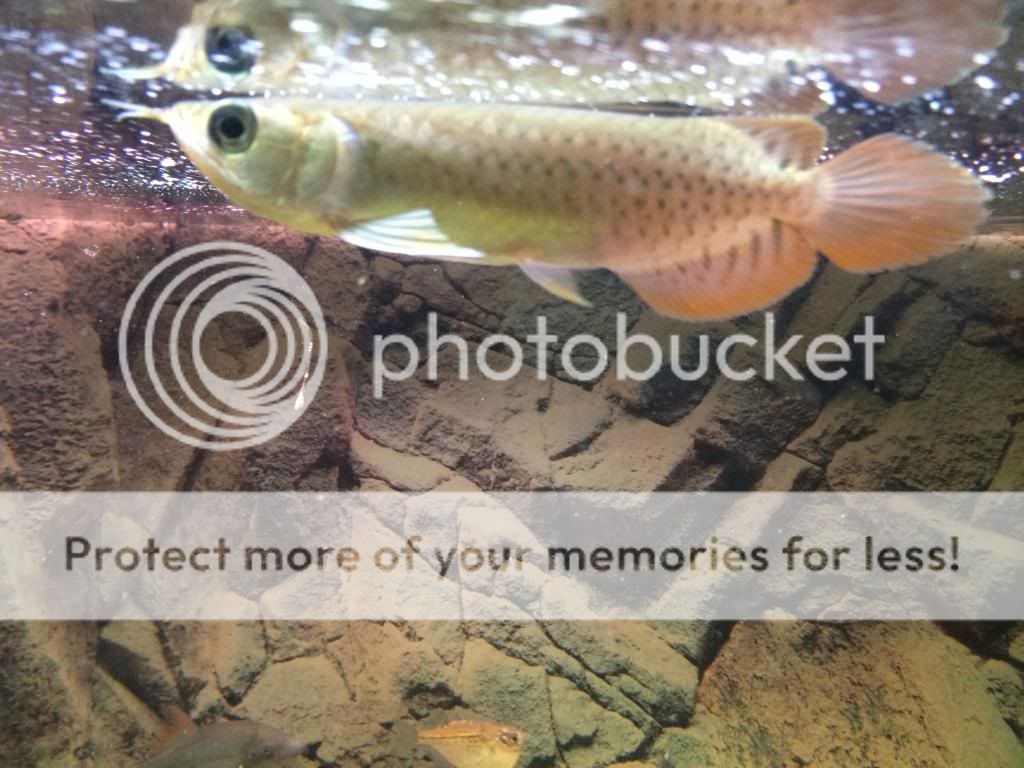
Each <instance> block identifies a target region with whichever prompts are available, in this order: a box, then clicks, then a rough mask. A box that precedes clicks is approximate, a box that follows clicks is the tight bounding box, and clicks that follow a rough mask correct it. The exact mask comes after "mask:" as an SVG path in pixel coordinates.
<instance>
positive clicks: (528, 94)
mask: <svg viewBox="0 0 1024 768" xmlns="http://www.w3.org/2000/svg"><path fill="white" fill-rule="evenodd" d="M1005 13H1006V5H1005V0H685V1H684V0H652V1H651V2H641V1H640V0H581V2H578V3H544V2H539V1H538V0H491V1H490V2H486V1H485V2H459V0H394V1H393V2H383V3H381V2H372V3H371V2H359V1H358V0H299V1H298V2H287V3H284V2H280V0H206V1H205V2H201V3H199V4H198V5H197V6H196V8H195V12H194V16H193V18H192V20H191V23H190V24H188V25H187V26H185V27H183V28H182V29H181V30H180V31H179V33H178V36H177V40H176V42H175V43H174V44H173V46H172V48H171V51H170V53H169V55H168V56H167V59H166V60H165V61H164V62H163V63H162V64H160V65H158V66H156V67H145V68H141V69H122V70H114V72H115V73H117V74H119V75H120V76H121V77H124V78H125V79H129V80H135V79H140V78H149V77H157V76H163V77H165V78H168V79H170V80H172V81H174V82H176V83H178V84H179V85H182V86H184V87H186V88H191V89H196V90H208V89H211V88H219V89H222V90H225V91H231V92H235V93H242V92H253V93H260V94H263V93H271V92H273V93H276V94H278V95H325V96H328V97H332V98H362V97H369V98H387V99H428V100H429V99H433V100H458V101H472V102H482V101H491V102H509V101H515V102H523V103H548V104H554V103H557V104H563V105H564V104H590V105H594V104H613V103H637V102H673V103H678V104H686V105H689V106H695V107H704V108H711V109H716V110H722V111H733V112H737V111H739V112H758V113H762V114H780V113H797V112H799V113H816V112H820V111H824V110H825V109H826V108H827V104H826V103H825V101H823V97H822V92H821V91H822V89H827V87H828V86H827V83H825V82H824V81H821V78H820V77H818V76H817V75H815V74H814V73H815V72H816V71H817V70H818V69H819V68H822V67H823V68H825V69H827V70H829V71H830V72H831V73H832V74H833V75H834V76H835V77H837V78H839V79H840V80H843V81H845V82H846V83H848V84H849V85H851V86H853V87H854V88H857V89H858V90H860V91H861V92H862V93H864V94H865V95H867V96H868V97H871V98H874V99H877V100H880V101H885V102H897V101H901V100H904V99H907V98H911V97H914V96H917V95H920V94H922V93H925V92H927V91H929V90H932V89H934V88H937V87H939V86H943V85H947V84H949V83H952V82H954V81H956V80H958V79H960V78H961V77H963V76H964V75H966V74H967V73H968V72H970V71H972V70H974V69H976V68H977V66H978V62H979V59H978V57H979V56H983V55H984V54H986V53H988V52H990V51H992V50H994V49H995V48H997V47H998V46H999V45H1000V44H1002V42H1003V41H1004V40H1005V39H1006V36H1007V30H1006V27H1005V26H1004V16H1005Z"/></svg>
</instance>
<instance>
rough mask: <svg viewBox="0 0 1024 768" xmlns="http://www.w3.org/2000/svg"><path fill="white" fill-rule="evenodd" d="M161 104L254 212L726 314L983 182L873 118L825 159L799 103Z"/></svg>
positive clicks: (945, 232) (777, 293)
mask: <svg viewBox="0 0 1024 768" xmlns="http://www.w3.org/2000/svg"><path fill="white" fill-rule="evenodd" d="M144 114H145V116H152V117H157V118H158V119H161V120H163V121H164V122H166V123H167V124H169V125H170V126H171V127H172V128H173V130H174V132H175V134H176V135H177V137H178V140H179V142H180V143H181V144H182V146H183V147H184V149H185V150H186V152H187V153H188V154H189V156H190V157H191V158H192V160H193V161H194V162H195V163H196V165H197V166H198V167H199V168H200V170H202V171H203V172H204V173H205V174H206V175H207V176H208V178H209V179H210V180H211V181H212V183H213V184H215V185H216V186H217V187H219V188H220V189H221V190H222V191H223V192H225V193H226V194H227V195H228V196H229V197H230V198H231V199H233V200H234V201H235V202H237V203H239V204H241V205H243V206H245V207H247V208H249V209H250V210H252V211H254V212H255V213H258V214H260V215H262V216H265V217H268V218H271V219H274V220H276V221H279V222H281V223H284V224H287V225H289V226H292V227H294V228H296V229H298V230H301V231H304V232H308V233H311V234H318V235H336V236H340V237H342V238H343V239H345V240H347V241H348V242H351V243H353V244H355V245H358V246H361V247H368V248H372V249H375V250H379V251H385V252H391V253H397V254H404V255H409V256H422V257H434V258H442V259H445V258H447V259H450V258H459V259H476V260H478V261H480V262H482V263H490V264H516V265H519V266H521V267H523V269H524V271H525V272H526V273H527V274H528V275H529V276H530V277H531V278H533V279H534V280H536V281H537V282H538V283H540V284H541V285H543V286H544V287H545V288H548V289H549V290H551V291H552V292H553V293H555V294H556V295H559V296H562V297H564V298H570V299H575V300H580V299H581V297H580V296H579V292H578V290H577V289H576V288H575V283H574V277H573V274H574V272H575V271H576V270H581V269H595V268H604V269H610V270H612V271H614V272H616V273H617V274H619V275H620V276H621V277H622V278H623V279H624V280H625V281H626V282H627V283H629V284H630V285H631V286H632V287H633V288H634V289H635V290H637V292H638V293H640V295H641V296H642V297H643V298H644V299H645V300H646V301H647V302H648V303H649V304H651V305H652V306H653V307H654V308H655V309H658V310H659V311H661V312H663V313H665V314H668V315H672V316H678V317H690V318H711V317H729V316H735V315H738V314H743V313H746V312H750V311H753V310H755V309H758V308H761V307H763V306H766V305H768V304H771V303H772V302H774V301H776V300H778V299H779V298H781V297H782V296H784V295H786V294H787V293H789V292H790V291H791V290H793V289H795V288H796V287H798V286H799V285H801V284H802V283H803V282H805V281H806V280H807V279H808V278H809V277H810V275H811V274H812V272H813V270H814V268H815V265H816V263H817V259H816V255H815V251H816V250H818V251H822V252H824V253H825V254H826V255H827V256H828V257H829V258H831V259H832V260H833V261H835V262H837V263H838V264H839V265H840V266H843V267H845V268H847V269H851V270H853V271H879V270H883V269H889V268H893V267H895V266H900V265H904V264H912V263H919V262H921V261H924V260H926V259H928V258H930V257H932V256H937V255H940V254H942V253H944V252H946V251H948V250H950V249H951V248H953V247H954V246H956V245H957V244H959V243H960V242H962V241H963V240H965V239H967V238H968V237H970V235H971V234H973V232H974V229H975V227H976V226H977V225H978V224H980V222H981V221H982V220H983V219H984V218H985V211H984V205H983V204H984V202H985V200H986V199H987V193H986V192H985V190H984V189H983V188H982V186H981V184H980V182H978V181H977V180H976V179H975V178H974V177H973V176H972V175H971V174H970V173H968V172H967V171H966V170H964V169H963V168H961V167H959V166H957V165H956V164H954V163H953V162H952V161H950V160H948V159H947V158H945V157H944V156H942V155H939V154H937V153H935V152H934V151H932V150H931V149H930V148H927V147H925V146H924V145H921V144H917V143H914V142H911V141H908V140H906V139H901V138H898V137H894V136H884V137H877V138H875V139H873V140H871V141H868V142H865V143H863V144H861V145H859V146H857V147H854V148H853V149H852V150H850V151H848V152H846V153H844V154H843V155H840V156H839V157H838V158H836V159H834V160H832V161H830V162H828V163H825V164H823V165H820V166H816V165H815V162H816V160H817V159H818V158H819V156H820V155H821V153H822V151H823V147H824V144H825V138H826V137H825V132H824V130H823V129H822V128H821V127H820V126H819V125H818V124H817V123H816V122H814V121H813V120H811V119H808V118H801V117H791V118H772V119H768V118H754V117H725V118H712V117H696V118H681V119H670V118H656V117H647V116H639V115H627V114H616V113H609V112H601V111H594V110H583V109H572V108H557V107H526V106H512V105H459V104H447V103H421V102H414V103H396V102H368V101H354V102H336V101H332V102H327V101H301V100H293V99H269V100H263V99H260V100H228V101H223V102H219V103H198V102H191V103H183V104H179V105H177V106H175V107H173V108H171V109H169V110H166V111H163V112H160V113H154V112H146V113H144Z"/></svg>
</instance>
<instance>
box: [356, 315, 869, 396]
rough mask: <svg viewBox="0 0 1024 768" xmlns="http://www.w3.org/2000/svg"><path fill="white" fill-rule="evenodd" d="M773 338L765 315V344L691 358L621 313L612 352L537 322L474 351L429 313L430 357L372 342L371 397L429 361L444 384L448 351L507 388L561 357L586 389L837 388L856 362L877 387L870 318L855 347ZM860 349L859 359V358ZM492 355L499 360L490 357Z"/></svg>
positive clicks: (721, 346)
mask: <svg viewBox="0 0 1024 768" xmlns="http://www.w3.org/2000/svg"><path fill="white" fill-rule="evenodd" d="M776 331H777V323H776V319H775V315H774V314H773V313H771V312H768V313H765V316H764V336H763V338H760V339H759V338H756V337H754V336H751V335H750V334H748V333H734V334H730V335H727V336H724V337H722V338H721V339H718V340H717V341H716V340H715V339H713V338H712V336H711V335H709V334H706V333H703V334H699V335H698V336H697V337H696V342H697V350H696V353H695V354H694V353H693V352H691V351H690V350H689V345H690V343H691V342H692V340H693V338H694V337H692V336H689V335H683V334H672V335H670V336H669V337H668V339H667V344H666V340H664V339H663V340H659V339H656V338H654V337H653V336H651V335H649V334H645V333H630V332H629V319H628V318H627V316H626V314H625V313H622V312H620V313H618V315H617V316H616V321H615V345H614V352H613V351H611V350H610V349H609V345H608V343H606V342H605V341H604V340H602V339H601V338H599V337H597V336H595V335H593V334H588V333H583V334H574V335H572V336H569V337H567V338H565V339H564V340H563V339H561V338H559V336H557V335H556V334H553V333H551V332H549V330H548V321H547V318H546V317H545V316H543V315H539V316H538V317H537V323H536V330H535V332H534V333H531V334H529V335H527V336H526V337H525V339H524V340H520V339H517V338H514V337H512V336H509V335H507V334H502V333H497V334H491V335H488V336H486V337H485V338H484V339H483V340H482V341H480V342H479V343H478V344H477V345H476V348H475V350H474V349H472V348H471V344H470V342H469V341H468V340H467V339H465V338H463V337H461V336H458V335H456V334H452V333H444V334H442V333H439V331H438V316H437V313H434V312H431V313H430V314H429V315H428V317H427V342H426V349H425V354H421V351H420V347H419V345H417V343H416V341H415V340H414V339H413V338H411V337H410V336H407V335H404V334H390V335H388V336H383V335H376V336H374V341H373V394H374V397H375V398H382V397H384V394H385V392H384V390H385V384H386V382H399V381H406V380H408V379H410V378H412V377H413V376H416V375H417V373H418V372H419V371H420V369H421V366H422V364H423V362H424V360H425V362H426V366H425V371H424V375H425V377H426V379H427V380H429V381H434V382H437V381H439V379H440V372H439V364H438V361H439V355H440V353H441V352H442V351H443V350H445V349H451V350H454V351H455V352H456V353H457V362H458V378H459V379H460V380H462V381H466V380H468V379H469V377H470V371H471V368H472V367H473V366H475V367H476V370H477V372H479V374H480V375H482V376H484V377H485V378H487V379H489V380H491V381H509V380H511V379H514V378H515V377H517V376H520V375H523V369H524V368H528V369H529V370H528V372H527V373H528V375H531V376H535V377H536V378H537V379H539V380H541V381H544V380H546V379H547V378H548V376H549V375H550V372H549V365H550V361H551V357H550V356H554V357H555V358H557V360H558V361H559V363H560V364H561V371H562V373H563V374H564V376H566V377H568V378H570V379H572V380H574V381H576V382H579V383H583V384H586V383H591V382H594V381H596V380H598V379H600V378H601V377H602V376H604V375H605V374H606V373H609V372H610V373H611V374H612V375H614V376H615V377H616V379H618V380H619V381H639V382H643V381H650V380H651V379H653V378H654V377H655V376H656V375H658V374H659V373H661V372H663V371H665V370H666V366H667V370H668V371H670V372H671V375H673V376H675V377H676V378H678V379H679V380H681V381H699V380H700V379H703V378H704V377H706V376H708V375H709V374H710V373H711V369H712V366H714V367H715V368H716V369H717V372H718V373H719V374H720V375H722V376H725V377H726V378H728V379H731V380H733V381H749V380H751V379H754V378H756V377H758V376H760V377H761V378H763V379H765V380H766V381H775V380H776V379H778V378H779V377H780V376H783V377H788V378H789V379H791V380H793V381H803V380H804V379H805V378H806V375H805V371H806V373H807V374H809V375H810V376H812V377H814V378H815V379H817V380H820V381H839V380H841V379H843V378H845V377H847V376H848V375H850V371H851V368H852V366H853V364H854V362H855V361H856V363H857V366H858V372H859V373H860V374H861V375H862V376H863V379H864V380H866V381H874V378H875V356H876V353H877V350H878V348H879V347H880V346H881V345H882V344H884V343H885V336H883V335H881V334H878V333H877V332H876V330H875V318H874V317H872V316H870V315H869V316H867V317H865V318H864V327H863V330H862V331H861V332H860V333H857V334H855V335H854V336H853V337H852V339H850V340H848V339H846V338H844V337H843V336H839V335H837V334H822V335H819V336H815V337H810V338H807V341H806V344H802V342H804V340H805V337H804V336H803V335H802V334H793V335H790V336H788V337H787V338H785V339H782V340H780V339H777V338H776ZM524 342H525V344H524ZM684 343H685V344H686V345H687V347H685V348H684ZM666 346H667V349H666ZM527 347H528V348H529V349H530V350H531V351H532V353H533V358H534V361H533V363H532V364H531V365H529V366H528V365H527V364H526V348H527ZM744 348H746V349H748V350H750V351H752V352H754V353H757V354H759V355H760V359H759V360H758V359H757V358H756V357H755V358H754V359H755V360H756V363H754V362H751V357H750V356H749V355H745V356H743V363H739V362H737V361H736V359H735V358H734V356H733V353H734V352H737V351H738V350H741V349H744ZM397 350H402V351H403V352H404V355H405V357H404V362H402V363H395V362H394V361H392V364H390V365H389V363H388V361H387V360H386V359H385V355H386V354H387V353H389V352H392V351H397ZM633 350H639V351H643V352H646V353H647V355H648V357H647V359H645V360H644V363H643V364H641V365H638V364H637V363H636V361H635V360H633V361H631V360H630V352H631V351H633ZM798 350H799V351H798ZM855 350H857V351H859V354H855ZM495 352H497V353H500V355H494V354H492V353H495ZM684 361H685V363H684Z"/></svg>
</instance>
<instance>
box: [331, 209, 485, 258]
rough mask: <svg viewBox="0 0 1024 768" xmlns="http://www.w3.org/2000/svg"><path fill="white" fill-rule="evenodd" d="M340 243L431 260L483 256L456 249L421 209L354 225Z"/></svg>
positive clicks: (432, 216)
mask: <svg viewBox="0 0 1024 768" xmlns="http://www.w3.org/2000/svg"><path fill="white" fill-rule="evenodd" d="M341 239H342V240H344V241H345V242H347V243H351V244H352V245H355V246H357V247H359V248H369V249H370V250H374V251H383V252H385V253H397V254H399V255H402V256H422V257H425V258H431V259H480V258H483V257H484V256H485V255H486V254H484V253H483V252H482V251H478V250H476V249H475V248H466V247H464V246H461V245H456V244H455V243H453V242H452V241H451V239H450V238H449V237H448V236H447V235H446V234H445V233H444V232H442V231H441V229H440V228H439V227H438V226H437V222H436V221H435V220H434V214H433V213H432V212H431V211H429V210H427V209H425V208H424V209H421V210H416V211H409V212H407V213H400V214H398V215H397V216H388V217H386V218H382V219H374V220H372V221H365V222H361V223H359V224H355V225H353V226H351V227H348V228H347V229H345V230H343V231H342V232H341Z"/></svg>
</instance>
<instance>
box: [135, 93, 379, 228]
mask: <svg viewBox="0 0 1024 768" xmlns="http://www.w3.org/2000/svg"><path fill="white" fill-rule="evenodd" d="M126 118H146V119H155V120H158V121H160V122H162V123H164V124H166V125H168V126H169V127H170V128H171V129H172V131H173V132H174V134H175V137H176V138H177V140H178V142H179V144H180V145H181V146H182V148H183V149H184V150H185V153H186V154H187V155H188V156H189V159H191V160H192V162H193V163H194V164H195V165H196V167H197V168H199V170H200V171H202V172H203V173H204V174H205V175H206V177H207V179H209V181H210V182H211V183H212V184H213V185H214V186H216V187H217V188H218V189H219V190H220V191H221V192H223V193H224V194H225V195H227V196H228V197H229V198H230V199H231V200H232V201H233V202H235V203H237V204H238V205H241V206H242V207H244V208H247V209H248V210H250V211H252V212H254V213H256V214H258V215H260V216H264V217H266V218H269V219H273V220H274V221H278V222H280V223H282V224H287V225H289V226H292V227H294V228H296V229H299V230H302V231H305V232H308V233H311V234H323V235H334V234H336V233H337V228H336V227H335V226H334V225H332V224H329V223H328V222H326V221H325V220H324V217H323V216H322V215H321V214H320V211H322V210H325V204H326V203H327V202H329V203H330V205H329V208H330V212H331V214H332V216H340V215H342V214H343V213H344V207H345V201H346V190H347V189H348V186H349V184H350V183H351V179H352V177H353V176H354V174H355V170H356V165H357V161H358V156H359V152H360V142H359V138H358V136H357V134H356V133H355V131H354V130H353V129H352V128H351V127H350V126H349V125H348V124H347V123H346V122H345V121H344V120H342V119H341V118H339V117H337V116H336V115H335V114H334V113H333V112H332V111H331V110H330V109H327V108H324V106H323V104H320V105H319V107H318V106H317V102H311V103H306V102H302V101H298V100H293V99H227V100H223V101H216V102H205V101H185V102H179V103H178V104H175V105H174V106H172V107H169V108H167V109H161V110H156V109H148V108H137V109H132V110H129V111H128V112H126V113H124V114H122V115H121V119H126Z"/></svg>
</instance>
